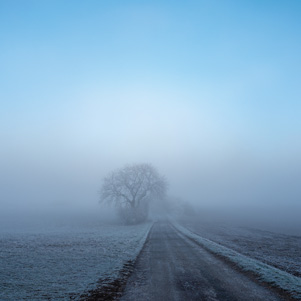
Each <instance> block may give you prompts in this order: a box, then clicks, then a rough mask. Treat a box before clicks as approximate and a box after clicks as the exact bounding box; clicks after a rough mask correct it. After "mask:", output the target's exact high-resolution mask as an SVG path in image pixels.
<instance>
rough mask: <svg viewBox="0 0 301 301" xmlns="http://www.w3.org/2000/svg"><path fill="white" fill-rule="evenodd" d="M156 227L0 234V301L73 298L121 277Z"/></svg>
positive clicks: (108, 227)
mask: <svg viewBox="0 0 301 301" xmlns="http://www.w3.org/2000/svg"><path fill="white" fill-rule="evenodd" d="M150 227H151V224H150V223H148V224H143V225H136V226H120V225H110V226H109V225H101V226H99V225H97V226H95V225H94V226H92V225H90V226H89V227H72V228H71V227H57V228H51V229H43V230H42V229H39V230H34V231H33V230H22V231H21V230H15V231H0V300H21V299H27V300H45V299H60V298H63V299H64V298H66V299H68V298H69V296H70V295H74V294H75V295H77V294H81V293H83V292H84V291H87V290H89V289H93V288H94V286H95V285H96V282H97V280H98V279H99V278H112V280H113V279H114V278H115V277H117V276H118V271H119V270H120V269H121V268H122V266H123V264H124V263H125V262H127V261H128V260H133V259H135V257H136V256H137V254H138V253H139V251H140V249H141V248H142V246H143V244H144V241H145V239H146V236H147V233H148V231H149V229H150Z"/></svg>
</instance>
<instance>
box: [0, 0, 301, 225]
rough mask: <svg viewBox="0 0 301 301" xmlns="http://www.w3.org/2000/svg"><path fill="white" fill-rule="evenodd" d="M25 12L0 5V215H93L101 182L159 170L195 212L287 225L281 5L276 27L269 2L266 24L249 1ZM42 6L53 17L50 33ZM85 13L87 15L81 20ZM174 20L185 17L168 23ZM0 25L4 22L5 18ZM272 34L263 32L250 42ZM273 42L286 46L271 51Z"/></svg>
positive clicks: (299, 174) (291, 96)
mask: <svg viewBox="0 0 301 301" xmlns="http://www.w3.org/2000/svg"><path fill="white" fill-rule="evenodd" d="M31 5H32V11H31V13H30V14H29V11H30V7H25V6H24V7H23V8H22V7H18V8H17V7H13V6H11V5H8V4H5V5H4V4H2V6H3V12H4V13H3V14H5V12H6V14H8V15H11V14H13V13H14V14H15V16H17V17H19V19H18V22H17V23H16V24H15V27H9V29H7V30H6V31H5V30H2V31H1V36H2V39H3V41H5V43H4V44H5V45H4V46H3V47H2V50H1V53H2V54H3V56H2V59H1V66H2V71H3V72H2V75H1V92H0V98H1V112H0V124H1V128H0V137H1V149H0V165H1V168H0V177H1V181H0V202H1V203H0V204H1V212H0V215H1V219H2V220H18V219H19V220H20V219H21V216H22V217H23V218H25V216H27V215H28V217H29V219H32V218H33V216H36V218H39V216H49V217H52V216H53V217H55V216H62V215H66V216H67V215H74V216H78V214H80V213H82V214H84V215H85V214H86V215H89V214H91V216H94V215H98V214H99V219H100V220H101V219H104V218H105V216H107V213H106V212H107V211H106V210H109V209H103V208H102V207H101V206H100V205H99V189H100V186H101V183H102V179H103V177H104V176H106V175H107V174H108V173H109V172H111V171H112V170H114V169H116V168H120V167H122V166H125V165H126V164H134V163H143V162H146V163H151V164H153V165H154V166H155V167H156V168H157V169H158V170H159V171H160V172H161V173H162V174H164V175H165V176H166V178H167V180H168V182H169V194H170V195H172V196H176V197H178V198H180V199H182V200H183V202H186V203H188V204H190V205H191V206H195V207H196V208H199V210H201V211H202V210H203V211H204V212H206V210H209V211H210V212H212V211H216V212H224V213H225V214H226V213H227V214H230V213H231V214H233V217H235V216H236V217H239V216H246V215H248V216H250V217H249V218H250V219H252V218H254V220H256V219H260V220H271V221H273V223H275V224H277V223H281V224H282V225H285V224H286V223H292V222H293V221H296V223H297V221H298V220H299V219H300V216H299V214H298V212H300V210H301V203H300V197H301V188H300V180H301V157H300V154H301V142H300V141H301V139H300V138H301V137H300V133H301V123H300V120H301V119H300V112H301V107H300V101H299V99H300V89H299V88H298V85H297V83H298V80H297V79H298V78H300V72H299V70H300V68H299V63H298V62H299V61H296V60H295V58H296V57H297V56H298V53H299V52H298V49H299V48H300V39H299V38H297V36H296V35H294V33H295V31H296V29H292V28H293V27H294V24H295V23H296V22H297V23H296V24H297V26H295V27H296V28H299V26H300V25H299V22H298V21H297V17H296V15H295V14H294V13H293V11H294V8H293V6H294V5H291V7H289V8H288V7H287V8H286V9H287V10H289V11H290V17H288V15H285V14H284V15H283V20H282V21H281V22H278V18H277V13H280V12H282V11H283V7H281V5H280V4H277V5H276V4H275V6H274V7H273V10H271V11H269V12H266V13H267V14H268V16H269V22H268V21H266V19H265V17H263V16H261V15H257V14H256V13H255V11H254V10H251V11H250V12H248V11H249V9H250V7H249V8H248V7H241V6H236V7H235V9H234V10H232V9H231V8H230V7H228V6H225V5H224V4H221V5H220V7H219V8H214V7H213V6H212V5H211V4H209V3H207V2H206V1H204V2H203V1H202V3H199V4H198V3H195V2H193V1H192V2H191V3H190V5H189V7H187V8H185V9H183V8H181V5H180V4H179V3H177V4H175V5H174V6H173V7H171V6H170V5H167V4H159V3H154V4H152V5H142V4H140V5H138V4H135V3H131V5H130V6H129V7H124V6H123V5H121V4H118V5H116V6H114V5H109V4H106V5H104V6H102V5H101V4H99V3H96V2H93V1H92V4H91V7H90V8H89V9H88V8H86V9H85V12H84V13H83V15H82V17H81V19H80V20H79V22H78V23H76V22H75V20H76V16H77V15H78V14H79V12H80V11H81V5H80V4H79V3H76V4H75V5H74V6H73V10H72V12H71V13H70V14H67V15H66V14H64V12H66V11H67V10H68V5H61V4H58V3H57V2H55V3H54V4H50V3H47V4H45V6H42V5H40V4H37V3H35V4H34V2H32V3H31ZM56 5H59V6H60V9H61V14H58V15H56V21H57V24H56V25H55V26H52V25H51V24H52V23H51V22H52V21H51V20H52V17H53V16H54V15H55V7H56ZM29 6H30V5H29ZM93 7H94V9H95V11H97V12H98V14H99V15H97V14H91V11H93V9H92V8H93ZM193 7H194V8H195V9H196V10H197V11H199V12H200V14H202V15H203V17H204V18H203V19H202V18H200V17H199V15H198V14H195V13H193V9H192V10H191V8H193ZM22 9H24V11H22ZM90 9H92V10H91V11H90ZM202 9H204V11H207V12H209V15H211V17H212V18H213V20H216V24H215V27H214V28H213V27H212V28H211V29H210V30H208V31H207V30H205V29H204V28H208V27H210V26H211V25H212V24H213V23H212V20H210V18H209V19H208V17H205V15H204V14H205V12H201V11H202ZM221 11H223V12H224V14H222V15H219V14H220V12H221ZM105 12H106V14H107V15H106V14H105ZM39 15H42V16H44V17H45V18H44V21H43V22H41V23H39V22H40V21H39V20H40V18H39V17H38V16H39ZM240 15H244V17H245V21H244V22H243V29H239V27H240V26H237V25H238V24H240V22H241V20H240V17H239V16H240ZM255 15H256V20H257V25H256V26H255V27H254V28H251V27H250V24H253V17H254V16H255ZM99 16H102V18H99ZM217 16H220V17H219V18H218V17H217ZM228 18H233V22H227V20H228ZM199 19H202V21H199ZM29 20H32V22H30V21H29ZM181 20H191V22H187V23H185V25H183V27H182V28H181V29H180V27H179V24H181V22H180V21H181ZM1 22H2V23H4V24H3V26H1V27H2V28H4V27H5V24H6V23H7V22H8V17H7V18H4V19H3V20H2V21H1ZM68 22H69V23H68ZM179 22H180V23H179ZM294 22H295V23H294ZM38 24H39V25H38ZM70 24H71V25H70ZM285 24H286V25H285ZM104 25H105V26H107V28H108V31H106V30H105V29H103V26H104ZM22 26H24V28H25V29H26V34H25V37H24V39H22V38H21V36H22V31H21V28H22ZM252 26H253V25H252ZM273 26H274V27H275V26H276V28H278V29H279V32H278V34H277V36H276V37H275V36H274V37H271V39H270V40H266V41H264V40H263V38H264V35H262V34H258V35H257V33H258V30H259V29H260V31H261V32H265V33H266V34H270V33H272V32H273ZM37 28H40V29H39V30H38V29H37ZM80 28H83V30H84V31H82V30H80ZM60 29H64V30H60ZM288 32H289V33H290V34H287V33H288ZM87 33H89V34H87ZM108 33H110V34H108ZM173 33H178V34H173ZM228 33H231V34H230V35H229V36H228V37H227V34H228ZM94 34H97V35H98V36H99V39H97V40H96V41H94V40H93V36H94ZM143 34H144V35H143ZM198 34H199V35H200V37H201V39H197V38H196V36H197V35H198ZM245 36H248V39H247V40H245V39H243V37H245ZM284 40H285V41H286V42H285V43H286V44H288V45H289V46H291V47H290V48H289V49H290V50H289V51H288V50H287V51H286V50H283V49H282V48H281V49H282V50H281V49H280V48H279V47H277V46H279V43H282V42H283V41H284ZM92 41H94V42H93V44H91V43H92ZM279 41H280V42H279ZM91 45H93V47H92V46H91ZM104 45H106V46H104ZM137 45H139V47H138V46H137ZM180 45H181V46H180ZM259 45H261V50H258V47H259ZM136 46H137V47H136ZM218 49H223V52H222V53H221V52H219V51H218ZM171 50H172V52H173V55H170V53H171ZM271 50H273V51H272V52H273V56H270V57H269V56H268V54H269V53H270V51H271ZM289 57H290V58H289ZM104 212H105V213H104ZM112 214H113V213H112ZM113 215H114V214H113Z"/></svg>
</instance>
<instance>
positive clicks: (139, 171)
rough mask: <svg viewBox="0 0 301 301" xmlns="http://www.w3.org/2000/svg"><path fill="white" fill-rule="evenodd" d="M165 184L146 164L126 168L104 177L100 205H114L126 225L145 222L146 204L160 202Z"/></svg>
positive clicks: (165, 188)
mask: <svg viewBox="0 0 301 301" xmlns="http://www.w3.org/2000/svg"><path fill="white" fill-rule="evenodd" d="M166 190H167V182H166V180H165V178H164V177H162V176H160V175H159V173H158V172H157V170H156V169H155V168H154V167H153V166H152V165H150V164H135V165H128V166H126V167H124V168H122V169H120V170H116V171H114V172H112V173H111V174H110V175H108V176H107V177H105V178H104V180H103V184H102V187H101V200H100V201H101V202H107V203H109V204H113V205H115V206H116V207H117V208H118V209H119V212H120V214H121V216H122V217H123V218H124V219H125V220H126V222H128V223H137V222H141V221H143V220H145V219H146V218H147V215H148V205H149V202H150V201H152V200H154V199H157V200H158V199H163V198H164V197H165V194H166Z"/></svg>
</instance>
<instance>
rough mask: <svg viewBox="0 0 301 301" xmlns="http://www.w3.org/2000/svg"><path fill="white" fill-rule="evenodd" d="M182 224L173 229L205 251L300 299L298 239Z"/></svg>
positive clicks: (215, 226)
mask: <svg viewBox="0 0 301 301" xmlns="http://www.w3.org/2000/svg"><path fill="white" fill-rule="evenodd" d="M181 224H182V225H184V227H183V226H182V225H181ZM181 224H178V223H175V224H174V225H175V227H176V228H177V229H178V230H179V231H180V232H182V233H183V234H185V235H186V236H188V237H190V238H191V239H193V240H195V241H196V242H198V243H199V244H201V245H202V246H203V247H205V248H206V249H208V250H210V251H212V252H213V253H215V254H217V255H221V256H222V257H224V258H226V259H228V260H230V261H231V262H233V263H235V264H237V265H238V266H240V267H241V268H242V269H243V270H245V271H251V272H253V273H255V274H256V275H258V277H259V279H261V280H263V281H265V282H268V283H270V284H272V285H274V286H276V287H279V288H281V289H283V290H285V291H287V292H289V293H291V294H292V296H294V297H297V299H299V298H301V278H300V264H301V261H300V259H301V258H300V257H301V254H300V250H301V237H299V236H290V235H284V234H278V233H272V232H268V231H261V230H255V229H247V228H238V227H233V226H232V227H231V226H229V225H228V226H226V225H213V224H206V223H200V222H196V221H194V222H191V221H190V222H184V221H182V222H181Z"/></svg>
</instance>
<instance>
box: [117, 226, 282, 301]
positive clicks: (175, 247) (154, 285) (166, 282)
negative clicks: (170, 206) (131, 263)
mask: <svg viewBox="0 0 301 301" xmlns="http://www.w3.org/2000/svg"><path fill="white" fill-rule="evenodd" d="M121 300H131V301H133V300H143V301H144V300H156V301H160V300H162V301H163V300H164V301H167V300H181V301H183V300H212V301H214V300H222V301H226V300H231V301H232V300H244V301H248V300H254V301H255V300H264V301H268V300H286V299H285V298H284V297H280V296H279V295H278V294H277V293H276V292H274V291H271V290H269V289H268V288H266V287H264V286H261V285H260V284H258V283H256V282H254V281H252V280H251V279H249V278H248V277H247V276H246V275H243V274H241V273H240V272H238V271H236V270H235V269H233V268H231V267H230V265H228V264H226V263H224V262H223V261H222V260H221V259H219V258H217V257H215V256H214V255H212V254H210V253H209V252H208V251H206V250H204V249H203V248H201V247H200V246H198V245H197V244H195V243H194V242H192V241H191V240H189V239H188V238H186V237H185V236H183V235H182V234H181V233H179V232H178V231H177V230H175V229H174V228H173V227H172V225H171V224H169V223H168V222H157V223H156V224H155V225H154V226H153V228H152V230H151V233H150V235H149V238H148V240H147V242H146V244H145V246H144V248H143V250H142V252H141V254H140V256H139V257H138V259H137V263H136V266H135V270H134V272H133V274H132V276H131V277H130V278H129V280H128V283H127V286H126V288H125V292H124V295H123V297H122V298H121Z"/></svg>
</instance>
